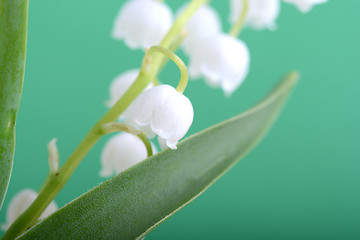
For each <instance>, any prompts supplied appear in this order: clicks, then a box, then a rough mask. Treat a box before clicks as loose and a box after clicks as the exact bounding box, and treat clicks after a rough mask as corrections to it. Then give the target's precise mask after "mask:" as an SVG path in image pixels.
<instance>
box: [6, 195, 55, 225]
mask: <svg viewBox="0 0 360 240" xmlns="http://www.w3.org/2000/svg"><path fill="white" fill-rule="evenodd" d="M37 196H38V194H37V193H36V192H35V191H34V190H31V189H24V190H22V191H21V192H19V193H18V194H16V195H15V196H14V197H13V198H12V199H11V201H10V203H9V206H8V209H7V214H6V221H7V222H6V224H4V225H2V226H1V229H3V230H4V231H6V230H7V229H8V228H9V227H10V226H11V224H13V223H14V222H15V220H16V219H17V218H18V217H19V216H20V215H21V214H22V213H23V212H25V210H26V209H27V208H28V207H30V205H31V204H32V203H33V202H34V201H35V199H36V198H37ZM57 209H58V207H57V205H56V203H55V202H54V201H52V202H51V203H50V204H49V206H48V207H47V208H46V209H45V211H44V212H43V213H42V214H41V216H40V217H39V219H44V218H46V217H48V216H49V215H50V214H52V213H53V212H55V211H56V210H57Z"/></svg>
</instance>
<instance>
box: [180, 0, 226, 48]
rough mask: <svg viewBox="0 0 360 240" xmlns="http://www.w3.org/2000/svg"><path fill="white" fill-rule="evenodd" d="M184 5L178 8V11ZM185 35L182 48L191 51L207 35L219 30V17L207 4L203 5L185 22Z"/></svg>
mask: <svg viewBox="0 0 360 240" xmlns="http://www.w3.org/2000/svg"><path fill="white" fill-rule="evenodd" d="M183 9H185V6H184V7H182V8H181V9H180V11H179V12H180V13H181V12H182V11H183ZM185 28H186V31H187V36H186V37H185V39H184V41H183V48H184V50H185V52H186V53H187V54H190V55H191V53H192V51H194V49H196V48H197V46H198V45H199V44H202V41H203V40H206V38H207V37H208V36H211V35H214V34H217V33H220V32H221V21H220V17H219V15H218V14H217V12H216V11H215V9H213V8H212V7H211V6H209V5H204V6H202V7H200V8H199V10H198V11H197V12H196V13H195V14H194V15H193V16H192V18H191V19H190V20H189V22H188V23H187V24H186V27H185Z"/></svg>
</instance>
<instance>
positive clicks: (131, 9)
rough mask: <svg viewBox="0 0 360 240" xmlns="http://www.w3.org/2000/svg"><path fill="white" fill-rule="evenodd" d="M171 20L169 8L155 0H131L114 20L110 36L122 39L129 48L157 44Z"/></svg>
mask: <svg viewBox="0 0 360 240" xmlns="http://www.w3.org/2000/svg"><path fill="white" fill-rule="evenodd" d="M172 22H173V16H172V12H171V9H170V8H169V7H168V6H167V5H166V4H165V3H163V2H158V1H155V0H131V1H128V2H127V3H125V4H124V6H123V7H122V8H121V9H120V12H119V14H118V16H117V18H116V20H115V23H114V29H113V32H112V36H113V37H114V38H115V39H119V40H121V39H124V41H125V43H126V45H128V47H130V48H149V47H151V46H153V45H158V44H159V43H160V41H161V40H162V38H163V37H164V36H165V34H166V33H167V31H168V30H169V29H170V27H171V25H172Z"/></svg>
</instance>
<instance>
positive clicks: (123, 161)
mask: <svg viewBox="0 0 360 240" xmlns="http://www.w3.org/2000/svg"><path fill="white" fill-rule="evenodd" d="M151 146H152V149H153V154H154V153H156V152H157V149H156V147H155V146H154V145H152V144H151ZM147 155H148V154H147V150H146V147H145V145H144V143H143V142H142V141H141V140H140V138H139V137H138V136H136V135H133V134H130V133H125V132H123V133H118V134H116V135H114V136H113V137H112V138H110V139H109V141H108V142H107V143H106V145H105V147H104V149H103V151H102V153H101V165H102V169H101V171H100V176H101V177H111V176H113V175H114V174H116V173H120V172H122V171H124V170H126V169H128V168H130V167H131V166H133V165H135V164H137V163H139V162H141V161H143V160H144V159H146V158H147Z"/></svg>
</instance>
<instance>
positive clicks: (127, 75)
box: [106, 69, 154, 119]
mask: <svg viewBox="0 0 360 240" xmlns="http://www.w3.org/2000/svg"><path fill="white" fill-rule="evenodd" d="M139 72H140V70H139V69H133V70H129V71H126V72H124V73H122V74H120V75H119V76H117V77H116V78H115V79H114V80H113V82H112V83H111V85H110V91H109V92H110V100H109V101H107V102H106V106H107V107H109V108H110V107H112V106H113V105H114V104H115V103H116V102H117V100H119V98H120V97H122V95H124V93H125V92H126V91H127V90H128V88H129V87H130V86H131V84H133V83H134V81H135V80H136V78H137V76H138V75H139ZM153 86H154V85H153V84H152V83H150V84H149V85H148V86H147V87H146V88H145V90H147V89H150V88H152V87H153ZM145 90H144V91H145ZM128 108H129V107H128ZM128 108H127V109H128ZM127 109H126V110H125V112H126V111H127ZM124 114H125V113H123V114H122V115H120V117H119V118H120V119H123V115H124Z"/></svg>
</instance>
